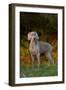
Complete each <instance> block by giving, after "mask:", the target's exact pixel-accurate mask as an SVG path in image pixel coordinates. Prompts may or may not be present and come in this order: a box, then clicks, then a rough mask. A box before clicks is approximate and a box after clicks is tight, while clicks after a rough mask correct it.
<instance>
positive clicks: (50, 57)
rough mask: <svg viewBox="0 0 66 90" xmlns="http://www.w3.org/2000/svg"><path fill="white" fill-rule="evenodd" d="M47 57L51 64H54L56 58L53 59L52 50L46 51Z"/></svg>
mask: <svg viewBox="0 0 66 90" xmlns="http://www.w3.org/2000/svg"><path fill="white" fill-rule="evenodd" d="M46 57H47V58H48V62H49V63H50V64H54V60H53V58H52V56H51V53H50V52H48V53H46Z"/></svg>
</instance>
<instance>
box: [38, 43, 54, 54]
mask: <svg viewBox="0 0 66 90" xmlns="http://www.w3.org/2000/svg"><path fill="white" fill-rule="evenodd" d="M38 44H39V51H40V54H42V53H45V52H51V51H52V46H51V45H50V44H49V43H47V42H42V41H39V42H38Z"/></svg>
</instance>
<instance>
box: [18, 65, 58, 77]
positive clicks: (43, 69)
mask: <svg viewBox="0 0 66 90" xmlns="http://www.w3.org/2000/svg"><path fill="white" fill-rule="evenodd" d="M57 70H58V69H57V64H50V65H48V64H41V65H40V68H39V69H38V67H37V66H35V67H34V68H33V69H32V67H31V66H29V65H22V64H21V65H20V77H40V76H56V75H57V73H58V72H57Z"/></svg>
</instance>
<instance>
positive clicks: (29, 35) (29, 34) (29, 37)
mask: <svg viewBox="0 0 66 90" xmlns="http://www.w3.org/2000/svg"><path fill="white" fill-rule="evenodd" d="M28 40H31V32H29V33H28Z"/></svg>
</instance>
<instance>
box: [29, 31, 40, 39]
mask: <svg viewBox="0 0 66 90" xmlns="http://www.w3.org/2000/svg"><path fill="white" fill-rule="evenodd" d="M38 39H39V37H38V34H37V33H36V32H29V33H28V40H38Z"/></svg>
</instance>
